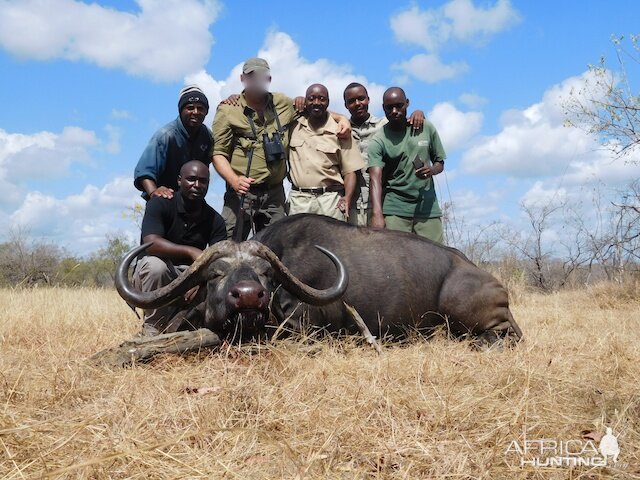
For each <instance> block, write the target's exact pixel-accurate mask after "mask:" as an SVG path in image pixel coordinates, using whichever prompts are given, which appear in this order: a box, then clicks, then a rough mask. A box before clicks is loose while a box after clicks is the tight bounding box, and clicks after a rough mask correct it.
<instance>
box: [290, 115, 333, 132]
mask: <svg viewBox="0 0 640 480" xmlns="http://www.w3.org/2000/svg"><path fill="white" fill-rule="evenodd" d="M298 122H299V123H300V125H302V126H303V127H304V128H306V129H307V130H311V131H312V132H318V133H325V132H326V133H338V123H337V122H336V121H335V120H334V119H333V117H332V116H331V114H330V113H329V111H328V110H327V121H326V122H325V124H324V125H322V126H321V127H320V128H318V129H317V130H314V129H313V128H312V127H311V125H309V119H308V118H307V117H300V118H299V119H298Z"/></svg>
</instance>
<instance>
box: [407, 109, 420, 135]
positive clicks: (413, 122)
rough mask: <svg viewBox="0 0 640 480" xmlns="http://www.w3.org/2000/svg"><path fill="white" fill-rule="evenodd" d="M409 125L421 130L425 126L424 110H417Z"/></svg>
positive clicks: (410, 118)
mask: <svg viewBox="0 0 640 480" xmlns="http://www.w3.org/2000/svg"><path fill="white" fill-rule="evenodd" d="M407 123H408V124H409V125H411V126H412V127H413V129H414V130H420V129H421V128H422V126H423V125H424V112H423V111H422V110H416V111H415V112H413V113H412V114H411V116H410V117H409V120H407Z"/></svg>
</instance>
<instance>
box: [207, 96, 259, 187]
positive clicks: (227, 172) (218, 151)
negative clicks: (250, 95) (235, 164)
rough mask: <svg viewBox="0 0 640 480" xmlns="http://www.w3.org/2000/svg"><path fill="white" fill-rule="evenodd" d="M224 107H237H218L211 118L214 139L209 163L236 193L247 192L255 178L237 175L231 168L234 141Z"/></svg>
mask: <svg viewBox="0 0 640 480" xmlns="http://www.w3.org/2000/svg"><path fill="white" fill-rule="evenodd" d="M225 108H237V107H220V108H218V111H217V112H216V116H215V118H214V119H213V125H212V127H211V130H212V131H213V138H214V139H215V142H214V145H213V151H212V159H211V163H213V168H215V169H216V172H218V175H220V176H221V177H222V178H224V180H225V181H226V182H227V183H228V184H229V185H230V186H231V188H233V189H234V190H235V191H236V192H237V193H247V191H248V190H249V186H251V184H252V183H253V182H255V180H254V179H253V178H247V177H245V176H244V175H238V174H237V173H236V172H234V171H233V168H231V163H230V160H229V159H230V158H231V155H232V154H233V148H234V141H233V127H232V126H231V123H230V122H229V119H228V117H227V112H226V111H225V110H224V109H225Z"/></svg>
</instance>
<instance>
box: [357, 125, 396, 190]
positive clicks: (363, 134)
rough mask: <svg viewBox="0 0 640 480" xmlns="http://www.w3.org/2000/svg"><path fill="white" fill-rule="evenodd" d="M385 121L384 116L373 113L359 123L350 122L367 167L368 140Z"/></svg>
mask: <svg viewBox="0 0 640 480" xmlns="http://www.w3.org/2000/svg"><path fill="white" fill-rule="evenodd" d="M387 123H388V120H387V118H386V117H382V118H379V117H374V116H373V115H369V118H367V119H366V120H365V121H364V122H362V124H361V125H356V124H355V123H353V122H351V130H352V131H353V136H354V137H356V138H357V139H358V140H359V141H360V153H362V158H363V159H364V161H365V163H366V164H367V167H368V166H369V155H368V153H367V150H368V147H369V140H371V137H373V135H374V134H375V133H377V132H378V130H380V129H381V128H382V127H383V126H385V125H386V124H387ZM365 168H366V167H365ZM367 184H368V182H367Z"/></svg>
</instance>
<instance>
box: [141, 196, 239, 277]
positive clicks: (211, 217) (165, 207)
mask: <svg viewBox="0 0 640 480" xmlns="http://www.w3.org/2000/svg"><path fill="white" fill-rule="evenodd" d="M147 235H159V236H161V237H162V238H165V239H167V240H169V241H170V242H173V243H175V244H178V245H189V246H191V247H196V248H199V249H200V250H204V249H205V248H207V245H213V244H214V243H216V242H219V241H221V240H226V239H227V230H226V227H225V224H224V219H223V218H222V216H221V215H220V214H219V213H218V212H216V211H215V210H214V209H213V208H212V207H210V206H209V205H208V204H207V203H206V202H203V205H202V209H201V210H200V213H199V215H198V216H197V217H193V216H191V215H188V214H187V212H186V210H185V208H184V200H183V198H182V195H181V194H180V193H179V192H177V193H176V194H175V195H174V196H173V198H164V197H152V198H151V199H150V200H149V201H148V202H147V208H146V210H145V212H144V218H143V219H142V233H141V238H142V239H144V237H146V236H147ZM172 260H173V262H174V263H175V264H176V265H185V264H189V263H191V262H189V260H188V259H186V258H180V259H172Z"/></svg>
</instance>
